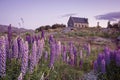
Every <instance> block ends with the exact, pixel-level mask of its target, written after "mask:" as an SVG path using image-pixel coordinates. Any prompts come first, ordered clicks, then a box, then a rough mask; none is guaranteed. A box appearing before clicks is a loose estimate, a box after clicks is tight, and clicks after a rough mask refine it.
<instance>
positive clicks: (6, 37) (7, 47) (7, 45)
mask: <svg viewBox="0 0 120 80" xmlns="http://www.w3.org/2000/svg"><path fill="white" fill-rule="evenodd" d="M5 46H6V56H7V58H8V59H10V56H11V55H10V54H9V42H8V36H7V35H5Z"/></svg>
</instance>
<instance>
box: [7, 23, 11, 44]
mask: <svg viewBox="0 0 120 80" xmlns="http://www.w3.org/2000/svg"><path fill="white" fill-rule="evenodd" d="M11 40H12V28H11V24H10V25H9V26H8V41H9V46H10V45H11Z"/></svg>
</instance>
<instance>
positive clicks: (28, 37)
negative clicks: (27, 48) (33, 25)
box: [26, 35, 32, 44]
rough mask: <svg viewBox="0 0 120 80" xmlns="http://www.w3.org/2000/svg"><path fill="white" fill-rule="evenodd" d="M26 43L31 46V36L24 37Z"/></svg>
mask: <svg viewBox="0 0 120 80" xmlns="http://www.w3.org/2000/svg"><path fill="white" fill-rule="evenodd" d="M26 41H28V44H31V43H32V40H31V36H30V35H26Z"/></svg>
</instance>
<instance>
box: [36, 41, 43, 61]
mask: <svg viewBox="0 0 120 80" xmlns="http://www.w3.org/2000/svg"><path fill="white" fill-rule="evenodd" d="M44 44H45V42H44V39H41V40H38V50H37V54H36V55H37V63H38V62H39V60H40V59H41V57H42V53H43V50H44Z"/></svg>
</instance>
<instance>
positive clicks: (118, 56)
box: [115, 52, 120, 66]
mask: <svg viewBox="0 0 120 80" xmlns="http://www.w3.org/2000/svg"><path fill="white" fill-rule="evenodd" d="M115 61H116V65H117V66H120V53H119V52H117V53H116V60H115Z"/></svg>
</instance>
